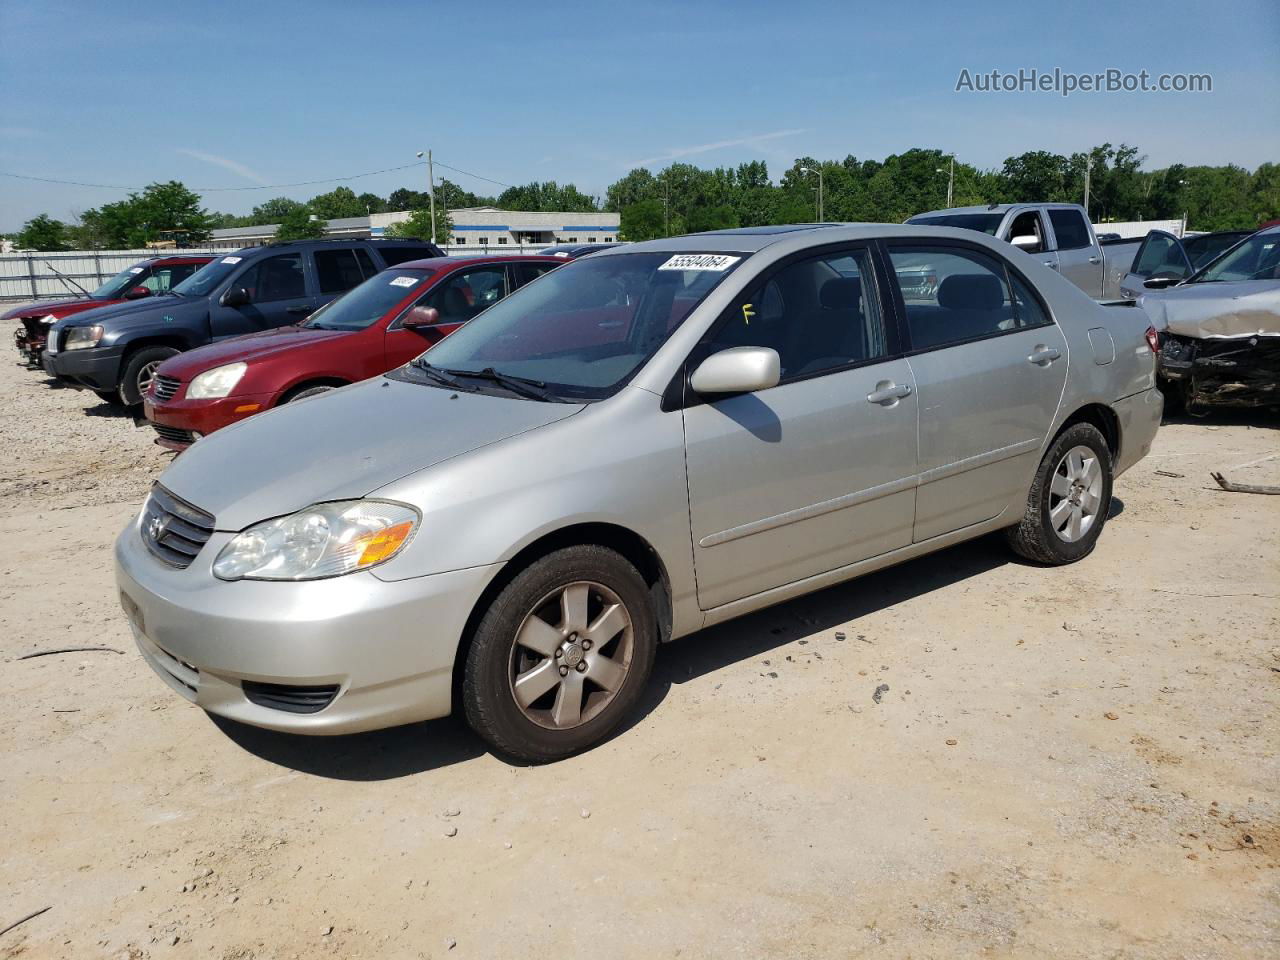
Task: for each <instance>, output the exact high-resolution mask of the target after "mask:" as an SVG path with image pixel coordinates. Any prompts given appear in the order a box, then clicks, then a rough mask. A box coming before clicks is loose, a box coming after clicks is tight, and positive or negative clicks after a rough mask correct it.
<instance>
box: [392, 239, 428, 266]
mask: <svg viewBox="0 0 1280 960" xmlns="http://www.w3.org/2000/svg"><path fill="white" fill-rule="evenodd" d="M378 253H380V254H382V259H383V260H385V261H386V262H387V266H388V267H394V266H395V265H396V264H398V263H408V262H409V261H410V260H426V259H427V258H428V257H434V256H435V255H436V252H435V251H434V250H432V249H431V248H430V247H408V246H404V247H402V246H400V245H399V244H396V245H395V246H386V247H379V248H378Z"/></svg>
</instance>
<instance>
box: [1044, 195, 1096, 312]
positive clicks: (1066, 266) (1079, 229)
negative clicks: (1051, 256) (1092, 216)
mask: <svg viewBox="0 0 1280 960" xmlns="http://www.w3.org/2000/svg"><path fill="white" fill-rule="evenodd" d="M1048 213H1049V224H1050V226H1051V227H1052V228H1053V239H1054V249H1055V251H1056V253H1057V257H1058V272H1059V273H1061V274H1062V275H1063V276H1064V277H1066V278H1067V279H1068V280H1070V281H1071V282H1072V283H1074V284H1075V285H1076V286H1077V287H1079V288H1080V289H1081V290H1083V291H1084V292H1085V293H1087V294H1088V295H1089V296H1091V297H1100V296H1102V274H1103V269H1102V253H1101V251H1100V249H1099V247H1098V244H1097V241H1096V240H1094V239H1093V231H1092V230H1090V229H1089V223H1088V221H1087V220H1085V218H1084V213H1083V212H1082V211H1080V210H1076V209H1074V208H1072V207H1050V208H1049V211H1048Z"/></svg>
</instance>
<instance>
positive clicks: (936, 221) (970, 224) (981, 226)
mask: <svg viewBox="0 0 1280 960" xmlns="http://www.w3.org/2000/svg"><path fill="white" fill-rule="evenodd" d="M1002 220H1004V214H1003V213H942V214H937V215H936V216H928V217H912V218H911V219H910V220H908V221H907V223H916V224H919V225H921V226H926V227H959V228H960V229H961V230H977V231H978V232H979V233H985V234H986V235H987V236H989V237H994V236H995V235H996V231H997V230H999V229H1000V222H1001V221H1002Z"/></svg>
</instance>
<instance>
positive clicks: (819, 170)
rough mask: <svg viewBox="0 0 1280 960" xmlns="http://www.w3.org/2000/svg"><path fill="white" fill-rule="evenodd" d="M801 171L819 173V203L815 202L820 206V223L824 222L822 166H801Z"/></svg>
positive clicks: (817, 193)
mask: <svg viewBox="0 0 1280 960" xmlns="http://www.w3.org/2000/svg"><path fill="white" fill-rule="evenodd" d="M800 172H801V173H816V174H817V175H818V189H817V191H816V195H817V203H816V204H815V206H816V207H817V208H818V223H822V222H823V220H822V200H823V196H822V195H823V189H822V168H821V167H801V168H800Z"/></svg>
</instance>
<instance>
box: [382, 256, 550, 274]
mask: <svg viewBox="0 0 1280 960" xmlns="http://www.w3.org/2000/svg"><path fill="white" fill-rule="evenodd" d="M526 260H527V261H529V262H530V263H564V258H563V257H552V256H543V255H541V254H534V253H508V254H505V255H504V254H501V253H493V254H489V255H488V256H484V257H449V256H445V257H423V258H422V259H421V260H406V261H405V262H404V263H397V264H396V265H395V266H393V267H388V268H387V269H388V270H406V269H408V270H442V269H444V268H445V267H461V266H467V265H470V264H473V263H474V264H485V263H523V262H524V261H526Z"/></svg>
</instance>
